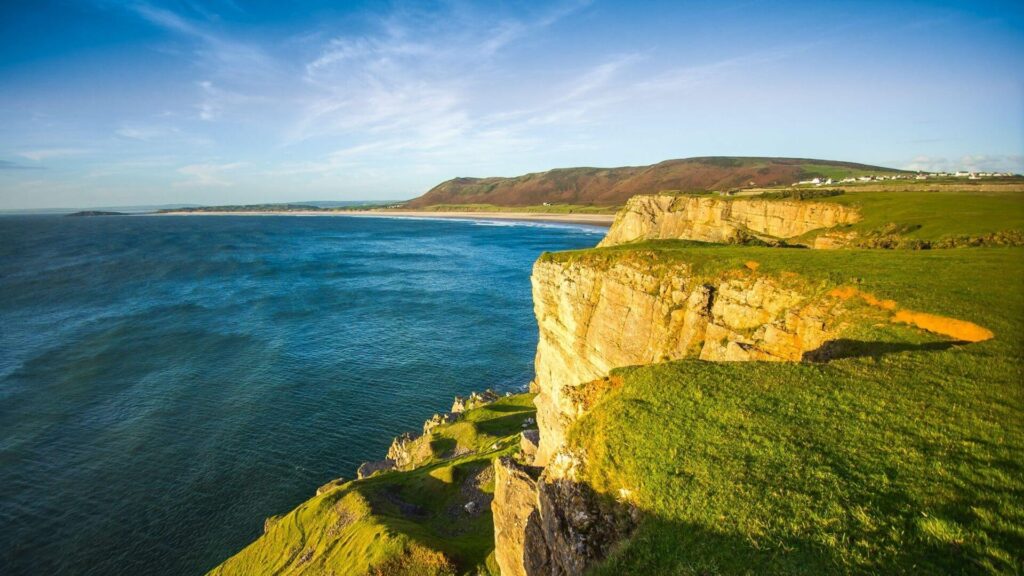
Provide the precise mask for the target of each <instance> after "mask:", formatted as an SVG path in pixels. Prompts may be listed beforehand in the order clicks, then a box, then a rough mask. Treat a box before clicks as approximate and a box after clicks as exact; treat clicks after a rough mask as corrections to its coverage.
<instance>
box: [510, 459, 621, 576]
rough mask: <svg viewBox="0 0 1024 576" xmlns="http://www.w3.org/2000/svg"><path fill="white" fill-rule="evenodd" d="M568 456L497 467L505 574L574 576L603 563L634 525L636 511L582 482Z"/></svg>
mask: <svg viewBox="0 0 1024 576" xmlns="http://www.w3.org/2000/svg"><path fill="white" fill-rule="evenodd" d="M579 465H580V461H579V460H578V459H577V458H576V457H574V456H572V455H570V454H560V457H559V459H558V460H557V461H556V462H554V463H553V464H552V465H549V466H548V467H547V468H546V469H543V471H542V469H541V468H535V467H528V466H521V465H519V464H517V463H516V462H515V461H513V460H512V459H511V458H507V457H506V458H499V459H498V460H496V461H495V463H494V481H495V484H494V500H493V501H492V502H491V512H492V516H493V518H494V536H495V560H496V561H497V563H498V566H499V567H500V568H501V574H502V576H510V575H511V576H541V575H543V576H573V575H576V574H583V573H584V571H585V570H586V569H587V568H589V567H590V566H592V565H594V564H595V563H597V562H598V561H600V560H601V559H603V558H604V557H605V556H606V555H607V554H608V552H609V550H610V549H611V547H612V546H614V544H615V543H617V542H619V541H620V540H622V539H623V538H624V537H626V536H627V535H629V533H630V532H631V531H632V529H633V527H634V526H635V525H636V520H637V518H636V514H637V512H636V510H635V509H634V508H633V507H632V506H630V505H628V504H620V503H616V502H614V501H611V500H609V499H607V498H603V497H602V496H600V495H598V494H597V493H596V492H595V491H594V490H593V489H592V488H590V486H588V485H587V484H585V483H582V482H579V481H578V478H577V476H576V471H577V470H576V468H577V467H578V466H579Z"/></svg>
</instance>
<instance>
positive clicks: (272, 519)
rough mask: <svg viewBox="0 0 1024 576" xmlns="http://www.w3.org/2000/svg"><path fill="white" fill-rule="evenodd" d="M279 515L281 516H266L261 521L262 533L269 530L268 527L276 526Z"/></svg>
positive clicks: (279, 518)
mask: <svg viewBox="0 0 1024 576" xmlns="http://www.w3.org/2000/svg"><path fill="white" fill-rule="evenodd" d="M281 516H282V514H277V515H275V516H268V517H267V518H266V519H265V520H264V521H263V533H264V534H266V533H267V532H270V529H271V528H273V527H274V526H276V525H277V523H278V522H279V521H280V520H281Z"/></svg>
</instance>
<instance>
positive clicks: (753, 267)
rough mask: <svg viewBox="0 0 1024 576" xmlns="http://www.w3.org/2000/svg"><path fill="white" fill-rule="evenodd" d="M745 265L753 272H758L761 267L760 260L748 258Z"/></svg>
mask: <svg viewBox="0 0 1024 576" xmlns="http://www.w3.org/2000/svg"><path fill="white" fill-rule="evenodd" d="M743 265H744V266H746V267H747V269H749V270H750V271H751V272H757V269H758V268H760V267H761V263H760V262H755V261H753V260H747V261H746V263H744V264H743Z"/></svg>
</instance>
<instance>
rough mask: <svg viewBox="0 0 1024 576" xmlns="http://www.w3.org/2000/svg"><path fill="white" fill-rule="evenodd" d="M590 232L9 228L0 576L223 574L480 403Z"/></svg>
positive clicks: (368, 226) (85, 221)
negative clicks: (332, 485)
mask: <svg viewBox="0 0 1024 576" xmlns="http://www.w3.org/2000/svg"><path fill="white" fill-rule="evenodd" d="M603 234H604V229H602V228H597V227H590V226H583V225H560V224H547V223H543V224H542V223H514V222H487V221H468V220H440V219H435V220H431V219H400V218H362V217H360V218H352V217H296V216H159V217H155V216H106V217H81V218H70V217H64V216H54V215H41V216H28V215H18V216H0V573H3V574H5V575H8V576H12V575H22V574H33V575H34V574H48V575H49V574H84V575H93V574H95V575H104V576H106V575H139V574H147V575H162V574H168V575H170V574H174V575H180V574H202V573H204V572H206V571H207V570H209V569H211V568H213V567H215V566H216V565H217V564H219V563H220V562H221V561H223V560H225V559H226V558H228V557H229V556H231V555H232V554H234V553H236V552H238V551H239V550H241V549H242V548H243V547H245V546H246V545H247V544H248V543H250V542H251V541H253V540H254V539H255V538H256V537H258V536H259V535H260V534H261V533H262V529H263V521H264V519H265V518H266V517H268V516H271V515H274V514H280V513H283V512H287V511H288V510H290V509H291V508H293V507H294V506H296V505H298V504H299V503H301V502H302V501H304V500H306V499H307V498H309V497H311V496H313V495H314V493H315V491H316V488H317V487H318V486H320V485H322V484H324V483H326V482H327V481H329V480H331V479H333V478H338V477H345V478H352V477H354V475H355V470H356V468H357V467H358V465H359V464H360V463H361V462H363V461H367V460H375V459H379V458H382V457H383V456H384V454H385V453H386V451H387V448H388V446H389V445H390V443H391V440H392V438H393V437H394V436H396V435H397V434H399V433H401V432H403V431H406V430H410V431H415V430H418V429H419V428H420V427H421V426H422V423H423V420H425V419H426V418H429V417H430V416H431V415H432V414H434V413H435V412H441V411H446V410H447V409H449V408H450V406H451V402H452V398H453V397H454V396H456V395H465V394H467V393H469V392H470V391H472V390H483V389H486V388H492V389H494V390H496V391H498V392H502V393H503V392H517V391H521V390H523V389H524V387H525V386H526V385H527V384H528V382H529V381H530V380H531V378H532V377H533V368H532V362H533V354H534V348H535V346H536V342H537V325H536V321H535V319H534V317H533V305H532V302H531V296H530V279H529V277H530V269H531V265H532V263H533V262H534V261H535V260H536V259H537V257H538V256H539V255H540V254H541V253H542V252H544V251H546V250H567V249H576V248H585V247H591V246H593V245H595V244H596V243H597V242H598V241H599V240H600V239H601V237H602V236H603Z"/></svg>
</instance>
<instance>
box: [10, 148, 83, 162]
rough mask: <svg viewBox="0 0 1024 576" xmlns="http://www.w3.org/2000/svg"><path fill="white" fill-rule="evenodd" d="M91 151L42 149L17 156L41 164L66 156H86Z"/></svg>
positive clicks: (24, 152) (27, 151)
mask: <svg viewBox="0 0 1024 576" xmlns="http://www.w3.org/2000/svg"><path fill="white" fill-rule="evenodd" d="M89 152H91V150H88V149H85V148H42V149H38V150H25V151H23V152H18V156H21V157H22V158H27V159H29V160H32V161H33V162H42V161H43V160H50V159H52V158H63V157H66V156H79V155H82V154H88V153H89Z"/></svg>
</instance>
